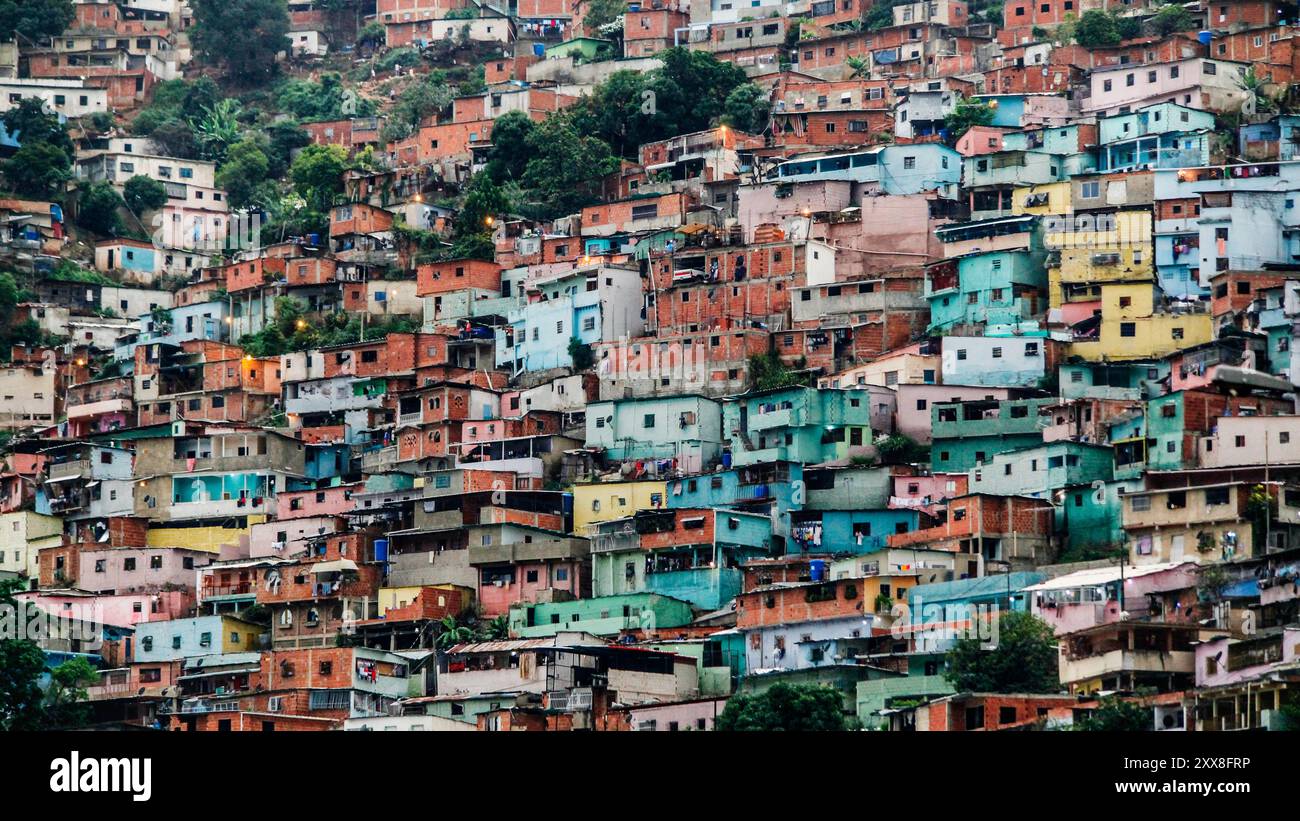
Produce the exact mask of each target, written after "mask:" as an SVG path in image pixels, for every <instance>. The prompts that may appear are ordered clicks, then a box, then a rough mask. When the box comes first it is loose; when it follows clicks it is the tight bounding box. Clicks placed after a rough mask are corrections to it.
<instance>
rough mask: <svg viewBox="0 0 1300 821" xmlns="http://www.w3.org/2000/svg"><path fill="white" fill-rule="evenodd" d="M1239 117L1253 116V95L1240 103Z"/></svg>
mask: <svg viewBox="0 0 1300 821" xmlns="http://www.w3.org/2000/svg"><path fill="white" fill-rule="evenodd" d="M1241 115H1242V116H1243V117H1253V116H1255V95H1254V94H1251V95H1249V96H1248V97H1246V99H1245V100H1243V101H1242V103H1241Z"/></svg>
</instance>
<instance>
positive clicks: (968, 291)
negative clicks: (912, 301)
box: [926, 251, 1047, 334]
mask: <svg viewBox="0 0 1300 821" xmlns="http://www.w3.org/2000/svg"><path fill="white" fill-rule="evenodd" d="M1043 260H1044V255H1043V254H1042V253H1041V252H1038V251H996V252H990V253H984V254H971V255H969V256H965V257H961V258H960V259H958V260H957V266H956V268H957V270H956V274H957V275H956V277H939V276H935V277H926V299H927V300H929V302H930V329H929V330H930V333H932V334H933V333H938V332H941V331H944V330H947V329H949V328H952V327H954V326H958V325H972V324H976V323H987V324H990V325H1015V324H1017V323H1020V322H1024V321H1026V320H1030V319H1033V318H1034V317H1036V316H1038V315H1040V314H1041V313H1042V312H1043V311H1044V310H1046V308H1047V269H1046V268H1045V267H1044V265H1043Z"/></svg>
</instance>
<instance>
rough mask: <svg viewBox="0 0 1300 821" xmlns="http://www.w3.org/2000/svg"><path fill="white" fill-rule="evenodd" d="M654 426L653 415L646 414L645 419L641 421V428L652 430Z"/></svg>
mask: <svg viewBox="0 0 1300 821" xmlns="http://www.w3.org/2000/svg"><path fill="white" fill-rule="evenodd" d="M654 426H655V415H654V414H653V413H647V414H646V415H645V417H644V418H643V419H642V420H641V427H643V428H653V427H654Z"/></svg>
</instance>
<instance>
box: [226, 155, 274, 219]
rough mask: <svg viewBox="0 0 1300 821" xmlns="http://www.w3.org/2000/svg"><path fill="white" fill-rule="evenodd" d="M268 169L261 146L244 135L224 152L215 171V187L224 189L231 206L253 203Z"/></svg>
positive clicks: (264, 180) (269, 162)
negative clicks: (223, 159)
mask: <svg viewBox="0 0 1300 821" xmlns="http://www.w3.org/2000/svg"><path fill="white" fill-rule="evenodd" d="M270 169H271V161H270V160H268V159H267V158H266V154H265V152H263V151H262V147H261V145H260V144H259V143H258V142H257V141H256V140H254V139H250V138H245V139H243V140H240V141H239V142H237V143H235V144H234V145H233V146H231V147H230V150H229V151H228V152H226V161H225V162H224V163H223V164H222V165H221V168H219V169H218V170H217V187H218V188H220V189H222V190H223V191H225V192H226V199H227V200H228V201H229V204H230V207H231V208H244V207H247V206H248V205H252V204H254V200H255V199H256V198H257V197H258V195H259V192H260V191H261V189H262V187H263V183H265V182H266V175H267V173H268V172H269V171H270Z"/></svg>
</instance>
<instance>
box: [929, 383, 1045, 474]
mask: <svg viewBox="0 0 1300 821" xmlns="http://www.w3.org/2000/svg"><path fill="white" fill-rule="evenodd" d="M1054 402H1056V400H1055V399H1053V398H1046V399H1009V400H1002V401H999V400H996V399H988V400H973V401H969V402H938V403H935V404H934V405H932V406H931V407H930V429H931V438H932V445H931V448H930V460H931V465H932V466H933V468H934V470H936V471H942V472H945V473H952V472H963V471H967V470H970V469H971V468H973V467H975V466H976V465H978V464H979V463H980V462H983V461H986V460H987V459H988V458H989V457H991V456H993V455H994V454H996V453H1004V452H1006V451H1014V450H1020V449H1023V448H1030V447H1034V446H1036V445H1040V444H1042V442H1043V431H1042V424H1043V420H1042V418H1040V416H1039V414H1040V413H1041V412H1042V410H1043V409H1044V408H1046V407H1048V406H1050V405H1052V404H1053V403H1054Z"/></svg>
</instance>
